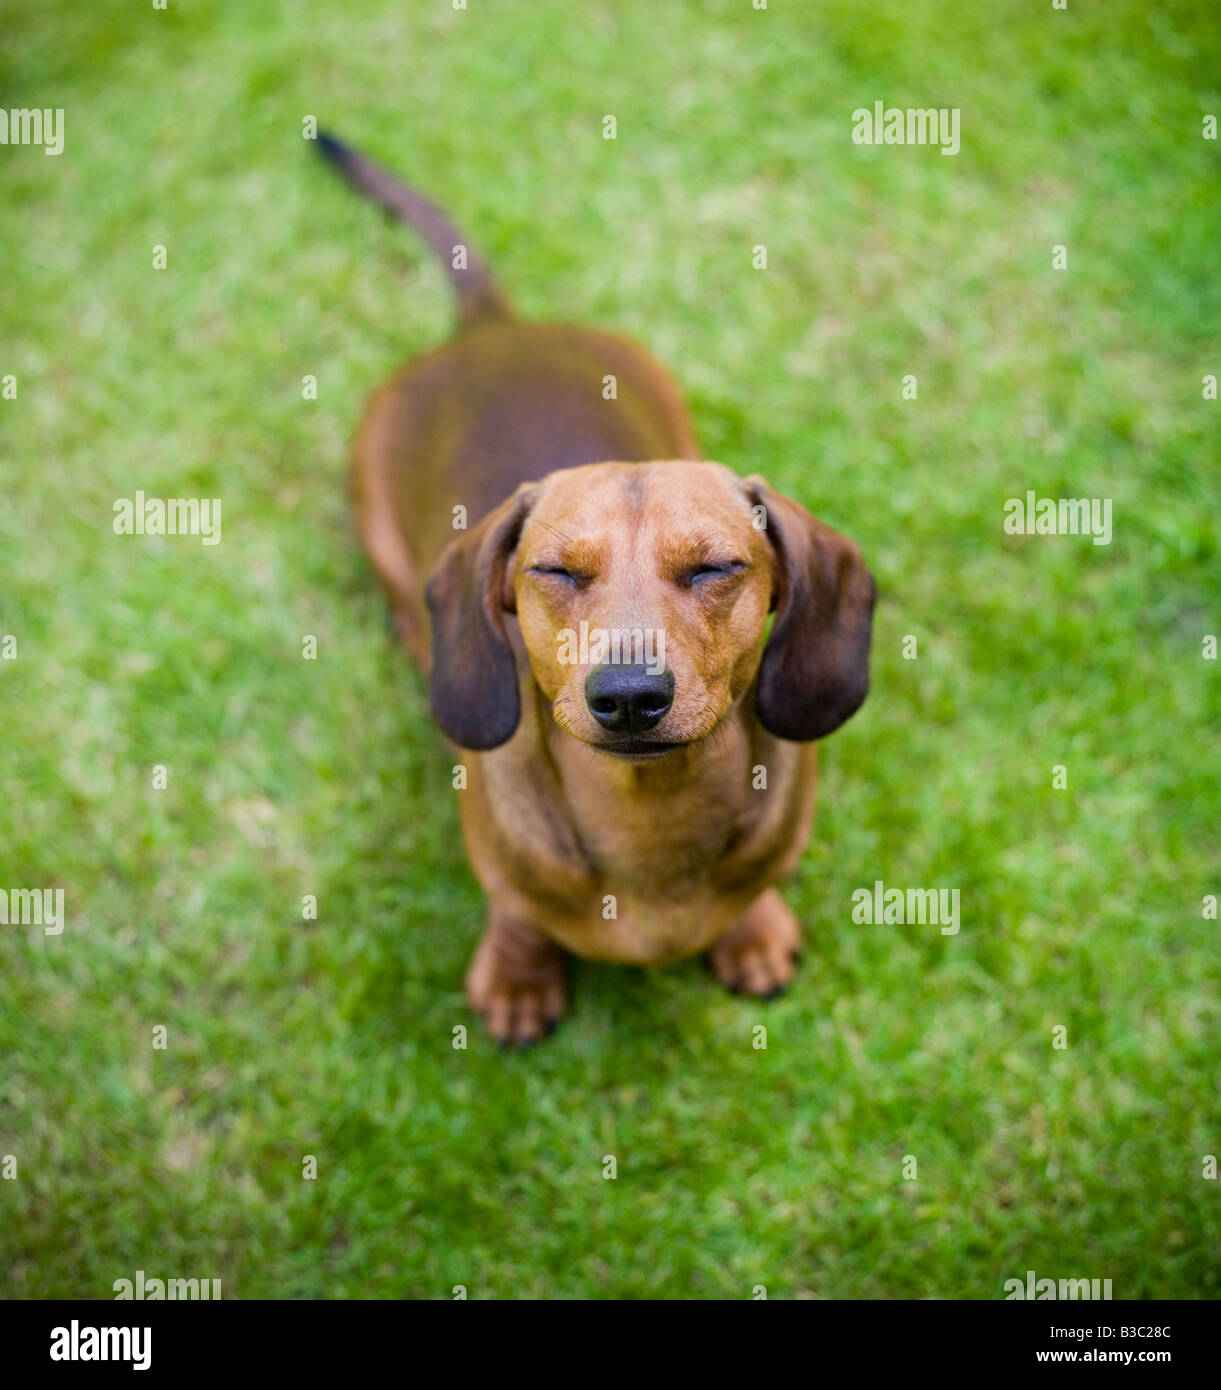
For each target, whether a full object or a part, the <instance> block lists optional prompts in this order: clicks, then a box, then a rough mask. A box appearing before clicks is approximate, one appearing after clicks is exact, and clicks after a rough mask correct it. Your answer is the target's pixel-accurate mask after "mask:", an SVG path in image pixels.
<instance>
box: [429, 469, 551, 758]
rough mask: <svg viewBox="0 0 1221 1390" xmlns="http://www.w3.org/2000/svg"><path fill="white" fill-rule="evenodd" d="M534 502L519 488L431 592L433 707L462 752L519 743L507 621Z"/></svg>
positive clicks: (452, 550)
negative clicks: (516, 558)
mask: <svg viewBox="0 0 1221 1390" xmlns="http://www.w3.org/2000/svg"><path fill="white" fill-rule="evenodd" d="M533 499H534V489H533V488H529V487H521V488H518V490H517V491H516V492H515V493H514V494H513V496H512V497H510V498H509V499H508V500H507V501H505V502H502V503H501V504H500V506H499V507H497V508H496V510H495V511H493V512H489V513H488V515H487V516H486V517H484V519H483V520H482V521H481V522H480V523H479V524H478V526H475V527H472V529H471V530H470V531H467V532H465V533H463V534H462V535H460V536H459V537H458V538H457V539H456V540H452V541H450V543H449V545H447V546H446V547H445V549H444V551H442V553H441V559H440V560H439V561H438V563H437V567H436V569H434V570H433V572H432V575H431V577H430V578H429V580H428V583H427V584H426V585H425V588H424V596H425V598H426V599H427V601H428V613H429V616H430V617H431V619H432V623H431V626H432V672H431V675H430V677H429V683H428V703H429V706H430V707H431V709H432V714H433V718H434V719H435V720H436V721H437V723H438V724H440V726H441V728H442V730H443V732H444V733H445V734H446V735H448V737H449V738H451V739H452V740H453V741H454V742H455V743H456V744H458V745H459V746H460V747H462V748H473V749H476V750H484V749H488V748H496V747H497V746H498V745H500V744H502V743H504V742H505V741H506V740H507V739H509V738H511V737H512V735H513V731H514V729H516V728H517V721H518V719H519V718H520V717H521V697H520V695H519V694H518V689H517V662H516V661H515V660H514V657H513V648H512V647H511V646H510V645H509V639H508V637H507V636H506V634H505V627H504V615H505V613H506V612H510V611H512V604H513V597H512V587H511V584H510V583H509V580H508V576H507V571H508V562H509V556H510V555H511V554H512V552H513V550H514V549H515V547H516V545H517V539H518V536H519V535H520V534H521V528H522V525H523V523H524V522H525V519H526V517H527V516H528V515H529V511H530V507H531V505H532V503H533Z"/></svg>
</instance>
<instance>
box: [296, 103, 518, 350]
mask: <svg viewBox="0 0 1221 1390" xmlns="http://www.w3.org/2000/svg"><path fill="white" fill-rule="evenodd" d="M317 143H318V151H319V153H320V154H322V155H323V156H324V157H325V158H326V159H328V160H329V161H330V162H331V163H332V164H333V165H334V166H335V168H336V169H338V170H339V172H340V173H341V174H342V175H343V176H344V178H345V179H347V181H348V182H349V183H350V184H351V185H352V187H353V188H355V189H357V190H358V191H359V192H361V193H363V194H364V195H365V197H367V198H372V199H373V201H374V202H375V203H378V204H379V205H380V206H381V207H383V208H385V210H386V211H387V212H388V213H390V215H391V216H392V217H397V218H398V219H399V220H400V221H401V222H406V223H407V225H408V226H409V227H414V228H415V230H416V231H417V232H419V234H420V235H421V236H422V237H423V238H424V240H425V241H426V242H427V243H428V244H429V246H431V247H432V249H433V250H434V251H435V252H436V253H437V255H438V256H439V257H440V258H441V263H442V264H443V265H444V266H445V268H446V271H447V272H448V274H449V277H450V280H451V281H452V282H453V286H454V289H455V291H456V292H457V295H458V313H459V317H460V318H461V320H462V324H463V326H464V327H465V326H466V325H467V324H471V323H475V322H476V321H478V320H479V319H486V318H508V317H510V316H511V314H512V312H513V311H512V309H511V308H510V307H509V301H508V300H507V299H506V298H505V296H504V294H503V293H502V292H501V290H500V288H499V286H498V285H497V284H496V282H495V281H494V280H493V279H492V277H491V275H490V274H489V273H488V269H487V267H486V266H485V265H484V264H483V262H482V261H481V260H480V259H479V257H478V256H476V255H475V253H474V252H473V251H471V250H470V249H469V247H468V246H467V245H466V242H465V240H464V238H463V237H462V235H461V233H460V232H459V231H458V229H457V227H455V226H454V224H453V223H452V222H451V221H450V220H449V218H448V217H446V215H445V214H444V213H443V212H442V211H441V209H440V208H439V207H437V205H436V204H435V203H433V202H430V201H429V200H428V199H427V198H425V197H424V195H423V194H421V193H417V192H416V191H415V190H414V189H412V188H408V187H407V185H406V184H405V183H400V182H399V181H398V179H396V178H395V177H394V175H393V174H391V173H389V172H388V171H387V170H386V169H383V168H382V167H381V165H380V164H374V163H373V161H372V160H370V159H366V158H365V157H364V155H363V154H359V153H358V152H357V151H356V150H354V149H351V148H350V147H349V146H347V145H345V144H343V142H342V141H340V140H336V139H335V137H334V136H333V135H327V134H325V133H324V132H323V131H321V130H320V131H319V132H318V142H317ZM459 251H462V252H463V253H464V255H465V262H464V264H462V265H461V266H460V267H459V266H456V265H455V264H454V262H455V260H458V259H459V255H458V253H459Z"/></svg>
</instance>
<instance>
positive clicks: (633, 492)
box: [427, 461, 874, 759]
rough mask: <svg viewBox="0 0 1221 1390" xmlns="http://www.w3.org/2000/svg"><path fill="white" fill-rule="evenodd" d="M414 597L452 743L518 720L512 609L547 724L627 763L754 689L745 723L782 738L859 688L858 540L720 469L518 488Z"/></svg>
mask: <svg viewBox="0 0 1221 1390" xmlns="http://www.w3.org/2000/svg"><path fill="white" fill-rule="evenodd" d="M427 597H428V608H429V612H430V614H431V616H432V643H433V667H432V678H431V690H430V696H431V704H432V711H433V714H434V716H435V717H436V720H437V722H438V723H439V724H440V726H441V728H442V729H443V730H444V731H445V733H446V734H447V735H448V736H449V737H450V738H451V739H453V741H454V742H455V743H457V744H459V745H461V746H462V747H464V748H472V749H487V748H495V747H496V746H497V745H498V744H501V743H504V742H505V741H506V740H507V739H508V738H509V737H511V735H512V734H513V731H514V730H515V729H516V727H517V723H518V719H519V717H520V713H521V710H520V697H519V693H518V672H517V665H516V661H515V658H514V655H513V648H512V645H511V643H510V640H509V636H508V631H507V628H506V621H507V620H508V619H509V615H511V614H516V617H517V622H518V623H519V624H520V628H521V636H522V640H523V642H524V644H525V648H526V651H527V653H528V655H529V659H530V666H531V670H532V673H533V678H534V681H535V682H536V684H537V685H538V688H539V689H540V690H541V691H542V693H543V695H544V696H545V697H546V699H547V700H548V701H550V703H551V710H552V714H553V716H554V719H555V722H556V724H558V725H559V727H560V728H561V729H562V730H564V732H566V733H568V734H570V735H571V736H572V737H573V738H577V739H580V740H581V741H582V742H583V743H586V744H588V745H589V746H590V747H592V748H595V749H597V750H599V751H600V752H604V753H608V754H615V755H618V756H620V757H623V758H633V759H643V758H651V757H663V756H665V755H666V754H667V753H670V752H673V751H675V750H676V749H677V748H681V747H683V746H685V745H688V744H691V743H695V742H698V741H699V740H700V739H704V738H706V737H707V736H708V735H709V734H711V733H712V732H713V730H714V729H716V727H717V726H718V725H719V724H720V723H721V721H722V720H723V719H724V718H725V716H726V715H727V714H728V713H729V711H730V709H731V708H732V707H733V706H734V704H735V703H736V702H737V701H738V699H739V698H741V697H742V696H743V695H744V694H745V693H746V692H747V691H748V690H749V689H750V688H751V686H752V685H754V684H755V681H756V677H757V685H756V686H755V714H756V717H757V718H758V720H759V722H760V723H761V724H762V725H763V727H764V728H765V729H767V730H768V731H769V732H771V733H772V734H774V735H776V736H777V737H778V738H784V739H793V740H797V741H805V740H808V739H815V738H821V737H822V736H823V735H824V734H829V733H830V732H831V731H832V730H833V729H836V728H838V727H839V725H840V724H842V723H843V722H844V720H845V719H847V718H848V717H849V715H851V714H853V713H854V712H855V711H856V710H857V709H858V708H859V706H860V704H861V702H862V701H863V700H864V698H865V694H866V691H867V690H868V687H869V628H870V620H871V616H872V612H873V601H874V584H873V580H872V578H871V577H870V574H869V571H868V570H867V569H866V568H865V563H864V561H863V560H862V558H861V553H860V551H859V550H858V549H857V547H856V545H855V544H854V543H853V542H852V541H850V540H848V539H847V538H846V537H845V536H841V535H839V534H838V533H837V532H835V531H832V530H831V529H830V528H829V527H827V526H824V525H823V524H822V522H820V521H817V520H815V518H814V517H812V516H811V515H810V514H809V513H808V512H807V511H805V509H804V508H802V507H800V506H798V505H797V503H795V502H792V501H790V500H789V499H788V498H786V497H781V496H780V495H779V494H777V493H774V492H773V491H772V490H771V489H770V488H769V487H768V486H767V484H766V483H765V482H764V481H763V479H762V478H759V477H752V478H746V479H742V478H739V477H737V476H736V475H735V474H733V473H731V472H730V471H729V470H728V469H727V468H723V467H722V466H721V465H720V464H715V463H695V462H686V461H677V462H668V463H599V464H590V465H588V466H586V467H582V468H569V469H564V470H562V471H560V472H558V473H552V474H551V475H550V476H549V477H547V478H544V479H543V480H542V481H541V482H538V483H527V484H524V485H523V486H522V487H520V488H519V489H518V490H517V492H515V493H514V494H513V496H512V497H510V498H509V499H508V500H507V501H506V502H504V503H502V504H501V505H500V506H499V507H497V508H496V510H495V511H493V512H492V513H490V514H489V515H488V516H487V517H485V518H484V520H483V521H481V522H480V523H479V525H477V526H475V527H474V528H472V529H471V530H470V531H469V532H466V533H464V534H463V535H462V536H461V537H459V538H458V539H456V540H454V541H452V542H451V543H450V545H449V546H448V547H447V549H446V550H445V553H444V554H443V555H442V557H441V560H440V563H439V564H438V565H437V568H436V570H435V572H434V573H433V576H432V578H431V579H430V580H429V583H428V589H427ZM773 611H774V613H775V619H774V621H773V623H772V628H771V633H770V635H769V636H768V639H767V642H766V645H765V644H764V641H763V634H764V630H765V628H766V626H767V619H768V614H769V612H773Z"/></svg>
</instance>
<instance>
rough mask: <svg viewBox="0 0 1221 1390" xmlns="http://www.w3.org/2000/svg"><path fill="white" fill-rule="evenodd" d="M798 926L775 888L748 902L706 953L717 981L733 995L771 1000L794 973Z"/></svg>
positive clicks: (795, 969) (799, 951)
mask: <svg viewBox="0 0 1221 1390" xmlns="http://www.w3.org/2000/svg"><path fill="white" fill-rule="evenodd" d="M800 953H801V928H800V926H798V924H797V918H796V917H794V916H793V914H792V912H791V911H790V910H789V908H788V906H787V904H786V903H785V901H784V899H783V898H782V897H781V896H780V894H779V893H777V892H776V890H775V889H774V888H769V889H768V890H767V892H765V893H760V895H759V896H758V897H757V898H756V899H755V901H754V902H753V903H751V905H750V907H749V908H748V909H747V912H746V915H745V916H744V917H743V918H742V920H741V921H740V922H739V923H738V925H737V926H736V927H734V928H732V929H731V930H730V931H728V932H726V933H725V935H724V936H723V937H721V939H720V940H719V941H717V942H716V943H714V945H713V946H712V948H711V949H710V950H709V952H708V962H709V964H710V965H711V966H712V969H713V972H714V973H715V975H716V977H717V979H718V980H720V982H721V983H722V984H723V985H726V986H728V988H729V989H731V990H733V991H734V993H735V994H739V993H740V994H754V995H757V996H758V997H759V998H760V999H772V998H774V997H775V996H776V995H777V994H780V993H782V992H783V990H784V988H785V986H786V985H787V984H788V983H789V981H790V980H791V979H792V978H793V976H794V975H795V974H796V973H797V958H798V956H799V955H800Z"/></svg>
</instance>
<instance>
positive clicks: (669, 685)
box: [585, 665, 674, 734]
mask: <svg viewBox="0 0 1221 1390" xmlns="http://www.w3.org/2000/svg"><path fill="white" fill-rule="evenodd" d="M585 703H586V704H587V705H588V706H589V712H590V714H592V715H593V717H594V718H595V719H596V720H597V721H598V723H599V724H601V725H602V727H603V728H604V729H606V730H608V731H609V732H611V733H614V734H620V733H630V734H641V733H644V732H645V731H646V730H647V729H652V728H654V727H655V726H656V725H658V724H660V723H661V721H662V718H663V717H664V715H665V713H666V711H667V710H668V709H669V708H670V706H671V705H672V704H673V703H674V676H673V674H672V673H671V672H670V671H661V672H659V673H658V674H656V675H654V674H653V673H652V672H651V671H650V670H649V669H648V667H647V666H643V665H636V666H597V667H595V668H594V669H593V670H592V671H591V672H590V673H589V675H588V676H587V677H586V678H585Z"/></svg>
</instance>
